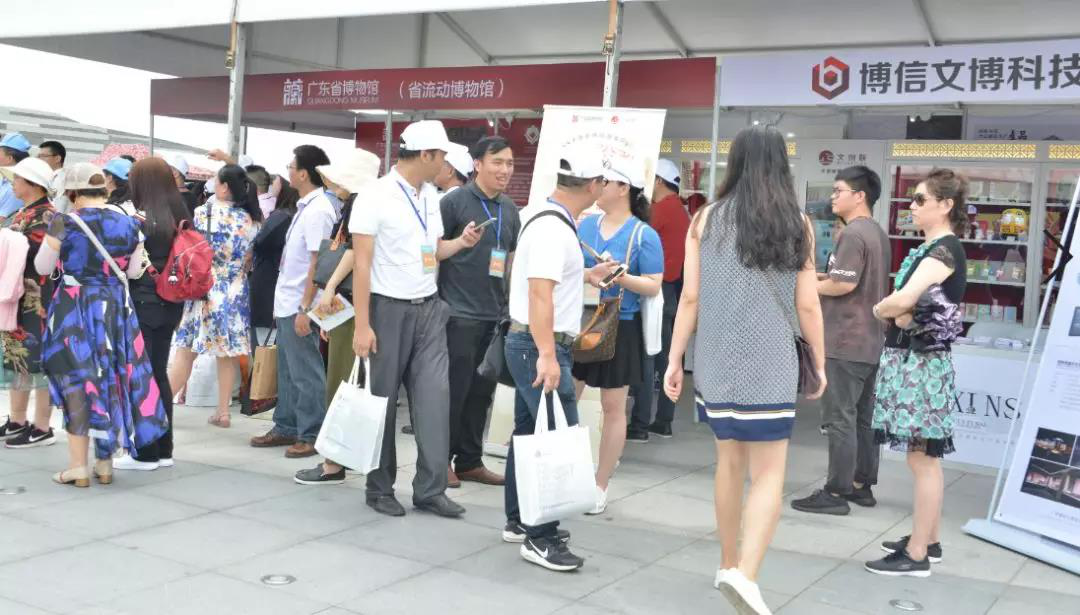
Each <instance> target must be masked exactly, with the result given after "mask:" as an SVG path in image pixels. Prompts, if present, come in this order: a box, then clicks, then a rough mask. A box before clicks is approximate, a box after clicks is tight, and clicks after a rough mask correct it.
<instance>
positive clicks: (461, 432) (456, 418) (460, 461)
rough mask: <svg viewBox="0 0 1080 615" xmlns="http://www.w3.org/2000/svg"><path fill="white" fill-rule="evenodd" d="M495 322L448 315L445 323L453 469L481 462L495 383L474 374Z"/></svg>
mask: <svg viewBox="0 0 1080 615" xmlns="http://www.w3.org/2000/svg"><path fill="white" fill-rule="evenodd" d="M494 335H495V322H493V321H488V320H474V319H472V318H458V317H451V318H450V320H449V321H448V322H447V323H446V345H447V347H448V349H449V351H450V462H451V463H452V464H453V466H454V471H456V472H468V471H469V470H473V469H476V468H479V467H481V466H483V465H484V462H483V459H482V457H483V454H484V425H485V424H486V423H487V415H488V410H489V409H490V408H491V402H492V400H493V399H494V397H495V383H494V382H492V381H490V380H487V379H485V378H483V377H481V376H480V374H478V373H476V368H477V367H479V366H480V362H481V361H483V360H484V353H485V352H487V348H488V345H489V344H491V338H492V337H494Z"/></svg>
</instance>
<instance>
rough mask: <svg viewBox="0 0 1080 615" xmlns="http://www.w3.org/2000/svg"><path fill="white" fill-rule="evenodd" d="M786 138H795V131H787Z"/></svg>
mask: <svg viewBox="0 0 1080 615" xmlns="http://www.w3.org/2000/svg"><path fill="white" fill-rule="evenodd" d="M787 138H789V139H794V138H795V133H793V132H789V133H787Z"/></svg>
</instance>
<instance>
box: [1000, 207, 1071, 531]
mask: <svg viewBox="0 0 1080 615" xmlns="http://www.w3.org/2000/svg"><path fill="white" fill-rule="evenodd" d="M1074 215H1075V213H1074ZM1070 250H1071V252H1072V254H1073V255H1075V256H1074V258H1073V259H1072V260H1071V261H1070V262H1069V264H1068V266H1066V267H1065V272H1064V276H1063V278H1062V280H1061V286H1060V289H1059V291H1058V300H1057V304H1056V305H1055V306H1054V312H1053V315H1052V318H1051V321H1050V329H1049V331H1047V333H1046V349H1045V350H1044V351H1043V354H1042V358H1041V359H1040V361H1039V367H1038V371H1037V372H1036V375H1035V384H1034V386H1033V387H1032V389H1031V395H1030V398H1029V399H1028V400H1027V403H1026V404H1024V405H1023V407H1022V420H1023V424H1022V426H1021V429H1020V436H1019V438H1018V439H1017V445H1016V451H1015V452H1014V454H1013V458H1012V464H1011V466H1010V467H1009V469H1008V476H1007V478H1006V483H1005V490H1004V492H1003V495H1002V498H1001V503H1000V504H999V506H998V509H997V513H996V514H995V519H997V520H1000V521H1003V522H1005V523H1008V524H1010V525H1014V526H1017V527H1020V528H1023V529H1026V530H1029V531H1032V532H1035V533H1038V534H1041V535H1043V536H1047V537H1049V538H1053V539H1055V540H1059V541H1062V542H1064V543H1067V544H1071V545H1073V546H1076V547H1080V453H1078V450H1077V449H1078V448H1080V447H1078V442H1077V437H1078V435H1080V335H1077V333H1076V332H1077V328H1076V327H1075V325H1074V321H1075V320H1076V315H1077V313H1078V310H1080V233H1078V234H1076V235H1074V237H1073V239H1072V243H1071V246H1070Z"/></svg>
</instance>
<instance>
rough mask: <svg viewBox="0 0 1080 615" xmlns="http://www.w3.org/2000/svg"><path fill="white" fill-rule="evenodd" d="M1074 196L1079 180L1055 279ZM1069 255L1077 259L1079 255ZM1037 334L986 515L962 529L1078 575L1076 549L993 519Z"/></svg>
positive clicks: (1027, 395) (1014, 444)
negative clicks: (1019, 401) (1015, 418)
mask: <svg viewBox="0 0 1080 615" xmlns="http://www.w3.org/2000/svg"><path fill="white" fill-rule="evenodd" d="M1078 199H1080V179H1078V181H1077V184H1076V188H1075V189H1074V191H1073V198H1072V203H1071V204H1070V205H1069V210H1068V213H1067V214H1066V216H1065V226H1063V227H1062V240H1063V243H1062V248H1061V249H1060V250H1059V251H1058V254H1057V258H1056V259H1055V261H1054V268H1053V269H1052V271H1053V272H1055V273H1056V274H1057V275H1056V276H1055V278H1058V277H1063V272H1062V271H1060V270H1059V268H1061V267H1064V264H1063V262H1062V259H1063V258H1064V257H1065V255H1066V252H1067V251H1069V250H1071V249H1072V247H1073V246H1074V245H1077V243H1078V242H1077V240H1076V238H1075V236H1074V235H1075V227H1074V224H1075V222H1076V220H1075V216H1076V213H1077V210H1076V205H1077V200H1078ZM1071 256H1073V257H1076V258H1080V254H1078V255H1071ZM1055 283H1057V285H1058V286H1059V287H1060V285H1061V282H1060V281H1058V280H1057V279H1051V280H1048V283H1047V289H1046V294H1045V295H1044V297H1043V304H1042V307H1041V309H1040V311H1039V321H1038V322H1039V323H1040V325H1041V323H1043V322H1045V321H1046V313H1047V311H1048V310H1049V306H1050V295H1051V291H1053V289H1054V284H1055ZM1051 324H1052V323H1051ZM1040 333H1042V327H1041V326H1038V327H1036V329H1035V336H1036V337H1035V339H1033V340H1032V344H1031V352H1030V353H1029V354H1028V363H1027V366H1026V367H1025V369H1024V378H1023V381H1022V383H1021V385H1020V400H1021V408H1022V409H1021V412H1020V420H1017V421H1014V422H1013V425H1012V429H1011V430H1010V433H1009V439H1008V445H1007V446H1006V447H1005V451H1004V453H1003V454H1002V458H1001V465H1000V466H999V467H998V474H997V479H996V480H995V481H994V494H993V495H992V496H991V498H990V506H989V508H988V510H987V511H986V517H985V518H981V519H969V520H968V522H967V523H965V524H964V527H963V530H964V532H965V533H967V534H970V535H972V536H975V537H976V538H981V539H983V540H986V541H988V542H992V543H994V544H996V545H998V546H1001V547H1004V548H1006V549H1009V550H1010V551H1015V552H1017V553H1020V554H1022V555H1027V556H1028V557H1032V558H1035V559H1037V560H1040V561H1043V562H1046V563H1047V564H1050V565H1052V566H1057V567H1058V568H1061V569H1063V570H1068V571H1069V572H1072V573H1073V574H1076V575H1080V548H1077V547H1074V546H1073V545H1070V544H1067V543H1064V542H1061V541H1059V540H1055V539H1053V538H1050V537H1047V536H1043V535H1041V534H1039V533H1036V532H1032V531H1028V530H1025V529H1022V528H1019V527H1016V526H1014V525H1011V524H1009V523H1005V522H1003V521H998V520H995V519H994V513H995V512H996V511H997V509H998V507H999V505H1000V503H1001V499H1002V498H1003V497H1004V494H1003V493H1002V490H1003V489H1004V487H1005V484H1006V482H1007V479H1008V475H1009V471H1010V470H1011V468H1012V463H1013V461H1014V458H1015V456H1016V455H1017V454H1019V453H1020V452H1021V450H1020V449H1019V442H1018V438H1019V437H1020V433H1022V432H1023V428H1022V426H1023V424H1024V423H1025V422H1026V421H1027V420H1028V419H1029V418H1030V416H1031V413H1030V412H1029V411H1028V405H1029V404H1030V402H1031V399H1032V397H1033V395H1034V391H1027V390H1026V389H1027V388H1028V385H1029V383H1030V384H1031V386H1032V387H1033V388H1034V384H1035V382H1037V381H1038V379H1037V377H1036V378H1035V379H1034V381H1033V380H1032V377H1031V364H1032V362H1033V358H1034V355H1035V347H1036V345H1037V343H1038V336H1039V334H1040ZM1047 335H1049V333H1047Z"/></svg>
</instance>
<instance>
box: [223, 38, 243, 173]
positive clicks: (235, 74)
mask: <svg viewBox="0 0 1080 615" xmlns="http://www.w3.org/2000/svg"><path fill="white" fill-rule="evenodd" d="M233 28H234V29H235V47H234V48H233V50H232V54H234V55H232V66H230V67H229V131H228V137H227V143H228V150H229V155H230V156H232V157H233V158H234V159H236V158H239V156H240V153H241V152H240V140H241V134H240V133H241V131H242V125H241V120H242V116H243V109H244V72H245V69H246V68H247V66H246V65H247V26H246V25H245V24H240V23H236V22H233Z"/></svg>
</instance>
